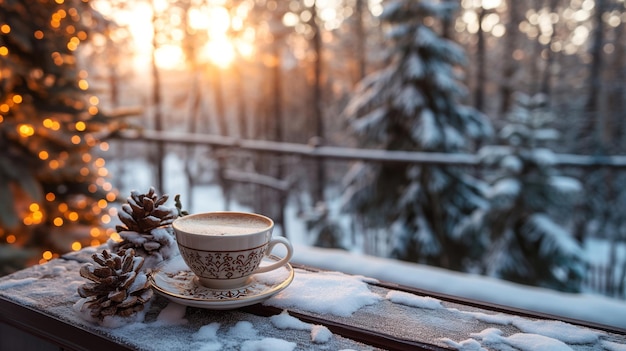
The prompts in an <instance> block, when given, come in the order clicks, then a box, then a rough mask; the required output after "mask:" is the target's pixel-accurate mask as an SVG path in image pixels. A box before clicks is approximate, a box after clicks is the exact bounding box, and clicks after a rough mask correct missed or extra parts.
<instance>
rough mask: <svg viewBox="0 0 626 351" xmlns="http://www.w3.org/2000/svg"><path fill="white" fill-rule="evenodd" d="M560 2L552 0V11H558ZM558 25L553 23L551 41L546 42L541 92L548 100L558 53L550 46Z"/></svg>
mask: <svg viewBox="0 0 626 351" xmlns="http://www.w3.org/2000/svg"><path fill="white" fill-rule="evenodd" d="M558 4H559V0H550V13H555V12H556V8H557V6H558ZM555 27H556V25H555V24H553V25H552V35H550V41H549V42H548V44H546V49H545V52H546V55H547V58H546V67H545V68H544V71H543V77H542V79H541V88H540V90H539V91H540V92H541V93H542V94H544V95H546V97H547V98H548V101H550V95H551V92H552V89H551V86H550V78H551V77H552V67H553V65H554V56H555V55H556V53H555V52H554V51H552V49H551V48H550V46H551V45H552V43H553V42H554V38H556V28H555Z"/></svg>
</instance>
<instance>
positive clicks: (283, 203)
mask: <svg viewBox="0 0 626 351" xmlns="http://www.w3.org/2000/svg"><path fill="white" fill-rule="evenodd" d="M278 38H280V40H278ZM278 38H275V40H274V41H275V43H274V45H273V50H274V56H275V57H276V64H275V65H274V67H272V87H273V95H272V96H273V99H272V107H273V122H274V128H273V129H274V139H275V140H276V141H284V135H283V108H282V102H283V85H282V74H281V69H282V59H281V56H282V55H281V54H282V53H281V45H280V44H281V43H282V37H281V36H279V37H278ZM284 178H285V169H284V165H283V161H282V156H281V155H279V156H277V164H276V179H279V180H282V179H284ZM271 191H276V192H277V194H278V211H277V216H276V218H274V220H275V222H276V224H278V225H279V226H280V228H281V229H282V231H283V235H284V236H285V237H287V229H286V228H285V210H286V208H287V193H286V192H283V191H280V190H271Z"/></svg>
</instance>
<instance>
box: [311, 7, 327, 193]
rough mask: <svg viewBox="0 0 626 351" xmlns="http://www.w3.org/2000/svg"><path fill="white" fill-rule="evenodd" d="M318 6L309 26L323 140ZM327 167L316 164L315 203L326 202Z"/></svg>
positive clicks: (315, 99) (315, 100)
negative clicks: (311, 35) (311, 30)
mask: <svg viewBox="0 0 626 351" xmlns="http://www.w3.org/2000/svg"><path fill="white" fill-rule="evenodd" d="M316 6H317V4H316V3H315V2H314V3H313V6H312V7H311V12H312V13H313V15H312V16H311V20H310V21H309V24H310V25H311V27H312V28H313V33H314V34H313V37H312V38H311V44H312V46H313V51H314V52H315V60H314V62H313V79H314V82H313V114H314V120H315V133H316V135H315V136H316V137H318V138H320V140H323V138H324V115H323V111H322V35H321V34H322V33H321V30H320V27H319V26H318V24H317V21H318V16H317V7H316ZM325 175H326V165H325V163H324V161H323V160H321V159H319V160H317V162H316V170H315V188H314V190H313V201H314V203H317V202H320V201H324V185H325Z"/></svg>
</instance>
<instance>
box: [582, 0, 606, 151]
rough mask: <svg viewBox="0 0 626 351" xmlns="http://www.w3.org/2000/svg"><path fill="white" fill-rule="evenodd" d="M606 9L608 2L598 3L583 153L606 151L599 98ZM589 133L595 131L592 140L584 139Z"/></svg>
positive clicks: (595, 14)
mask: <svg viewBox="0 0 626 351" xmlns="http://www.w3.org/2000/svg"><path fill="white" fill-rule="evenodd" d="M605 7H606V0H597V1H596V6H595V13H594V16H593V18H594V25H595V28H594V30H593V33H592V37H591V47H590V53H589V54H590V56H591V63H590V66H589V76H588V80H589V82H588V87H589V95H588V96H587V102H586V103H585V112H586V116H585V118H586V123H585V124H584V126H583V128H582V129H581V130H580V131H579V135H580V136H581V138H579V140H585V139H587V142H586V143H584V142H583V143H581V144H582V145H583V147H585V146H586V148H585V149H586V150H583V151H587V152H589V151H591V150H592V149H596V150H593V151H600V152H604V151H605V147H604V145H605V142H604V135H603V134H604V133H603V129H604V123H605V122H604V119H603V118H602V114H601V113H599V112H600V102H599V97H600V89H601V88H602V76H601V74H602V65H603V62H602V46H603V44H604V21H603V20H602V15H603V14H604V9H605ZM589 131H593V133H591V135H592V138H593V139H592V140H588V138H584V135H585V134H587V135H589ZM594 145H595V147H594ZM598 149H599V150H598Z"/></svg>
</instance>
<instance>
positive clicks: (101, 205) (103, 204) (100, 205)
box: [98, 199, 109, 208]
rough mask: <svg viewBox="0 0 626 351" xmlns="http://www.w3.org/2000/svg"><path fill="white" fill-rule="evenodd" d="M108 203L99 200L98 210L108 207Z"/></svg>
mask: <svg viewBox="0 0 626 351" xmlns="http://www.w3.org/2000/svg"><path fill="white" fill-rule="evenodd" d="M108 204H109V203H108V202H107V200H105V199H100V200H98V207H100V208H106V207H107V206H108Z"/></svg>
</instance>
